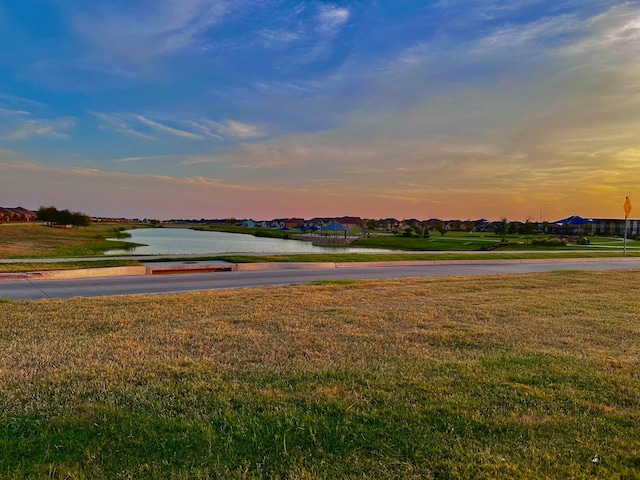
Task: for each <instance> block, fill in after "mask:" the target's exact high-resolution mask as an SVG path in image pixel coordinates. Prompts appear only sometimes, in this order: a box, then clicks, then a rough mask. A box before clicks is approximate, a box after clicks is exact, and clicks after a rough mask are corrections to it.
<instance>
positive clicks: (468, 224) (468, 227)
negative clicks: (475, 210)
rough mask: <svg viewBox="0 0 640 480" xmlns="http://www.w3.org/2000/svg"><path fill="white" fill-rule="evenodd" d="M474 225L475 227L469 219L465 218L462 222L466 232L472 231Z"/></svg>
mask: <svg viewBox="0 0 640 480" xmlns="http://www.w3.org/2000/svg"><path fill="white" fill-rule="evenodd" d="M475 227H476V226H475V225H474V223H473V222H472V221H471V220H467V221H466V222H465V224H464V229H465V231H466V232H467V233H471V232H473V229H474V228H475Z"/></svg>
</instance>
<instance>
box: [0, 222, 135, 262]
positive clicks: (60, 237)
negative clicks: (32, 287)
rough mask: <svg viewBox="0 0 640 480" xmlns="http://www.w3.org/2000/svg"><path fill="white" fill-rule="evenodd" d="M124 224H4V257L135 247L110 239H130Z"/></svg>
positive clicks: (0, 233) (0, 235)
mask: <svg viewBox="0 0 640 480" xmlns="http://www.w3.org/2000/svg"><path fill="white" fill-rule="evenodd" d="M120 228H121V226H120V225H115V224H100V223H98V224H93V225H91V226H89V227H73V228H68V229H67V228H54V227H49V226H45V225H42V224H24V223H6V224H2V225H0V258H55V257H60V258H65V257H87V256H94V255H95V256H100V255H102V252H104V251H106V250H111V249H117V248H128V247H131V245H132V244H131V243H128V242H124V241H112V240H107V238H126V237H128V234H127V233H126V232H124V231H121V230H120Z"/></svg>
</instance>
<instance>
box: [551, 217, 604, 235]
mask: <svg viewBox="0 0 640 480" xmlns="http://www.w3.org/2000/svg"><path fill="white" fill-rule="evenodd" d="M554 223H555V224H556V225H560V226H561V227H565V228H566V227H568V228H569V229H570V230H571V231H572V232H573V233H579V232H582V233H584V230H585V229H586V225H593V224H595V222H594V221H593V220H589V219H588V218H583V217H581V216H579V215H571V216H570V217H567V218H563V219H562V220H558V221H556V222H554Z"/></svg>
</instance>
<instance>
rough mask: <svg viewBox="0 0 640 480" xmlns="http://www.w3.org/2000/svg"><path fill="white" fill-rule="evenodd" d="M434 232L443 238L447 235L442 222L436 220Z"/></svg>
mask: <svg viewBox="0 0 640 480" xmlns="http://www.w3.org/2000/svg"><path fill="white" fill-rule="evenodd" d="M436 230H438V232H439V233H440V235H442V236H444V234H445V233H447V228H446V227H445V226H444V222H443V221H442V220H438V221H437V222H436Z"/></svg>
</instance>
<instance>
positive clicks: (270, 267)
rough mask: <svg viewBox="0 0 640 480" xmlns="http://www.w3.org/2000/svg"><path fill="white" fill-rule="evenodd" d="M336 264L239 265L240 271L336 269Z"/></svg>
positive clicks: (272, 263)
mask: <svg viewBox="0 0 640 480" xmlns="http://www.w3.org/2000/svg"><path fill="white" fill-rule="evenodd" d="M336 267H337V264H336V263H335V262H269V263H238V264H237V265H236V270H238V271H254V270H310V269H314V268H336Z"/></svg>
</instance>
